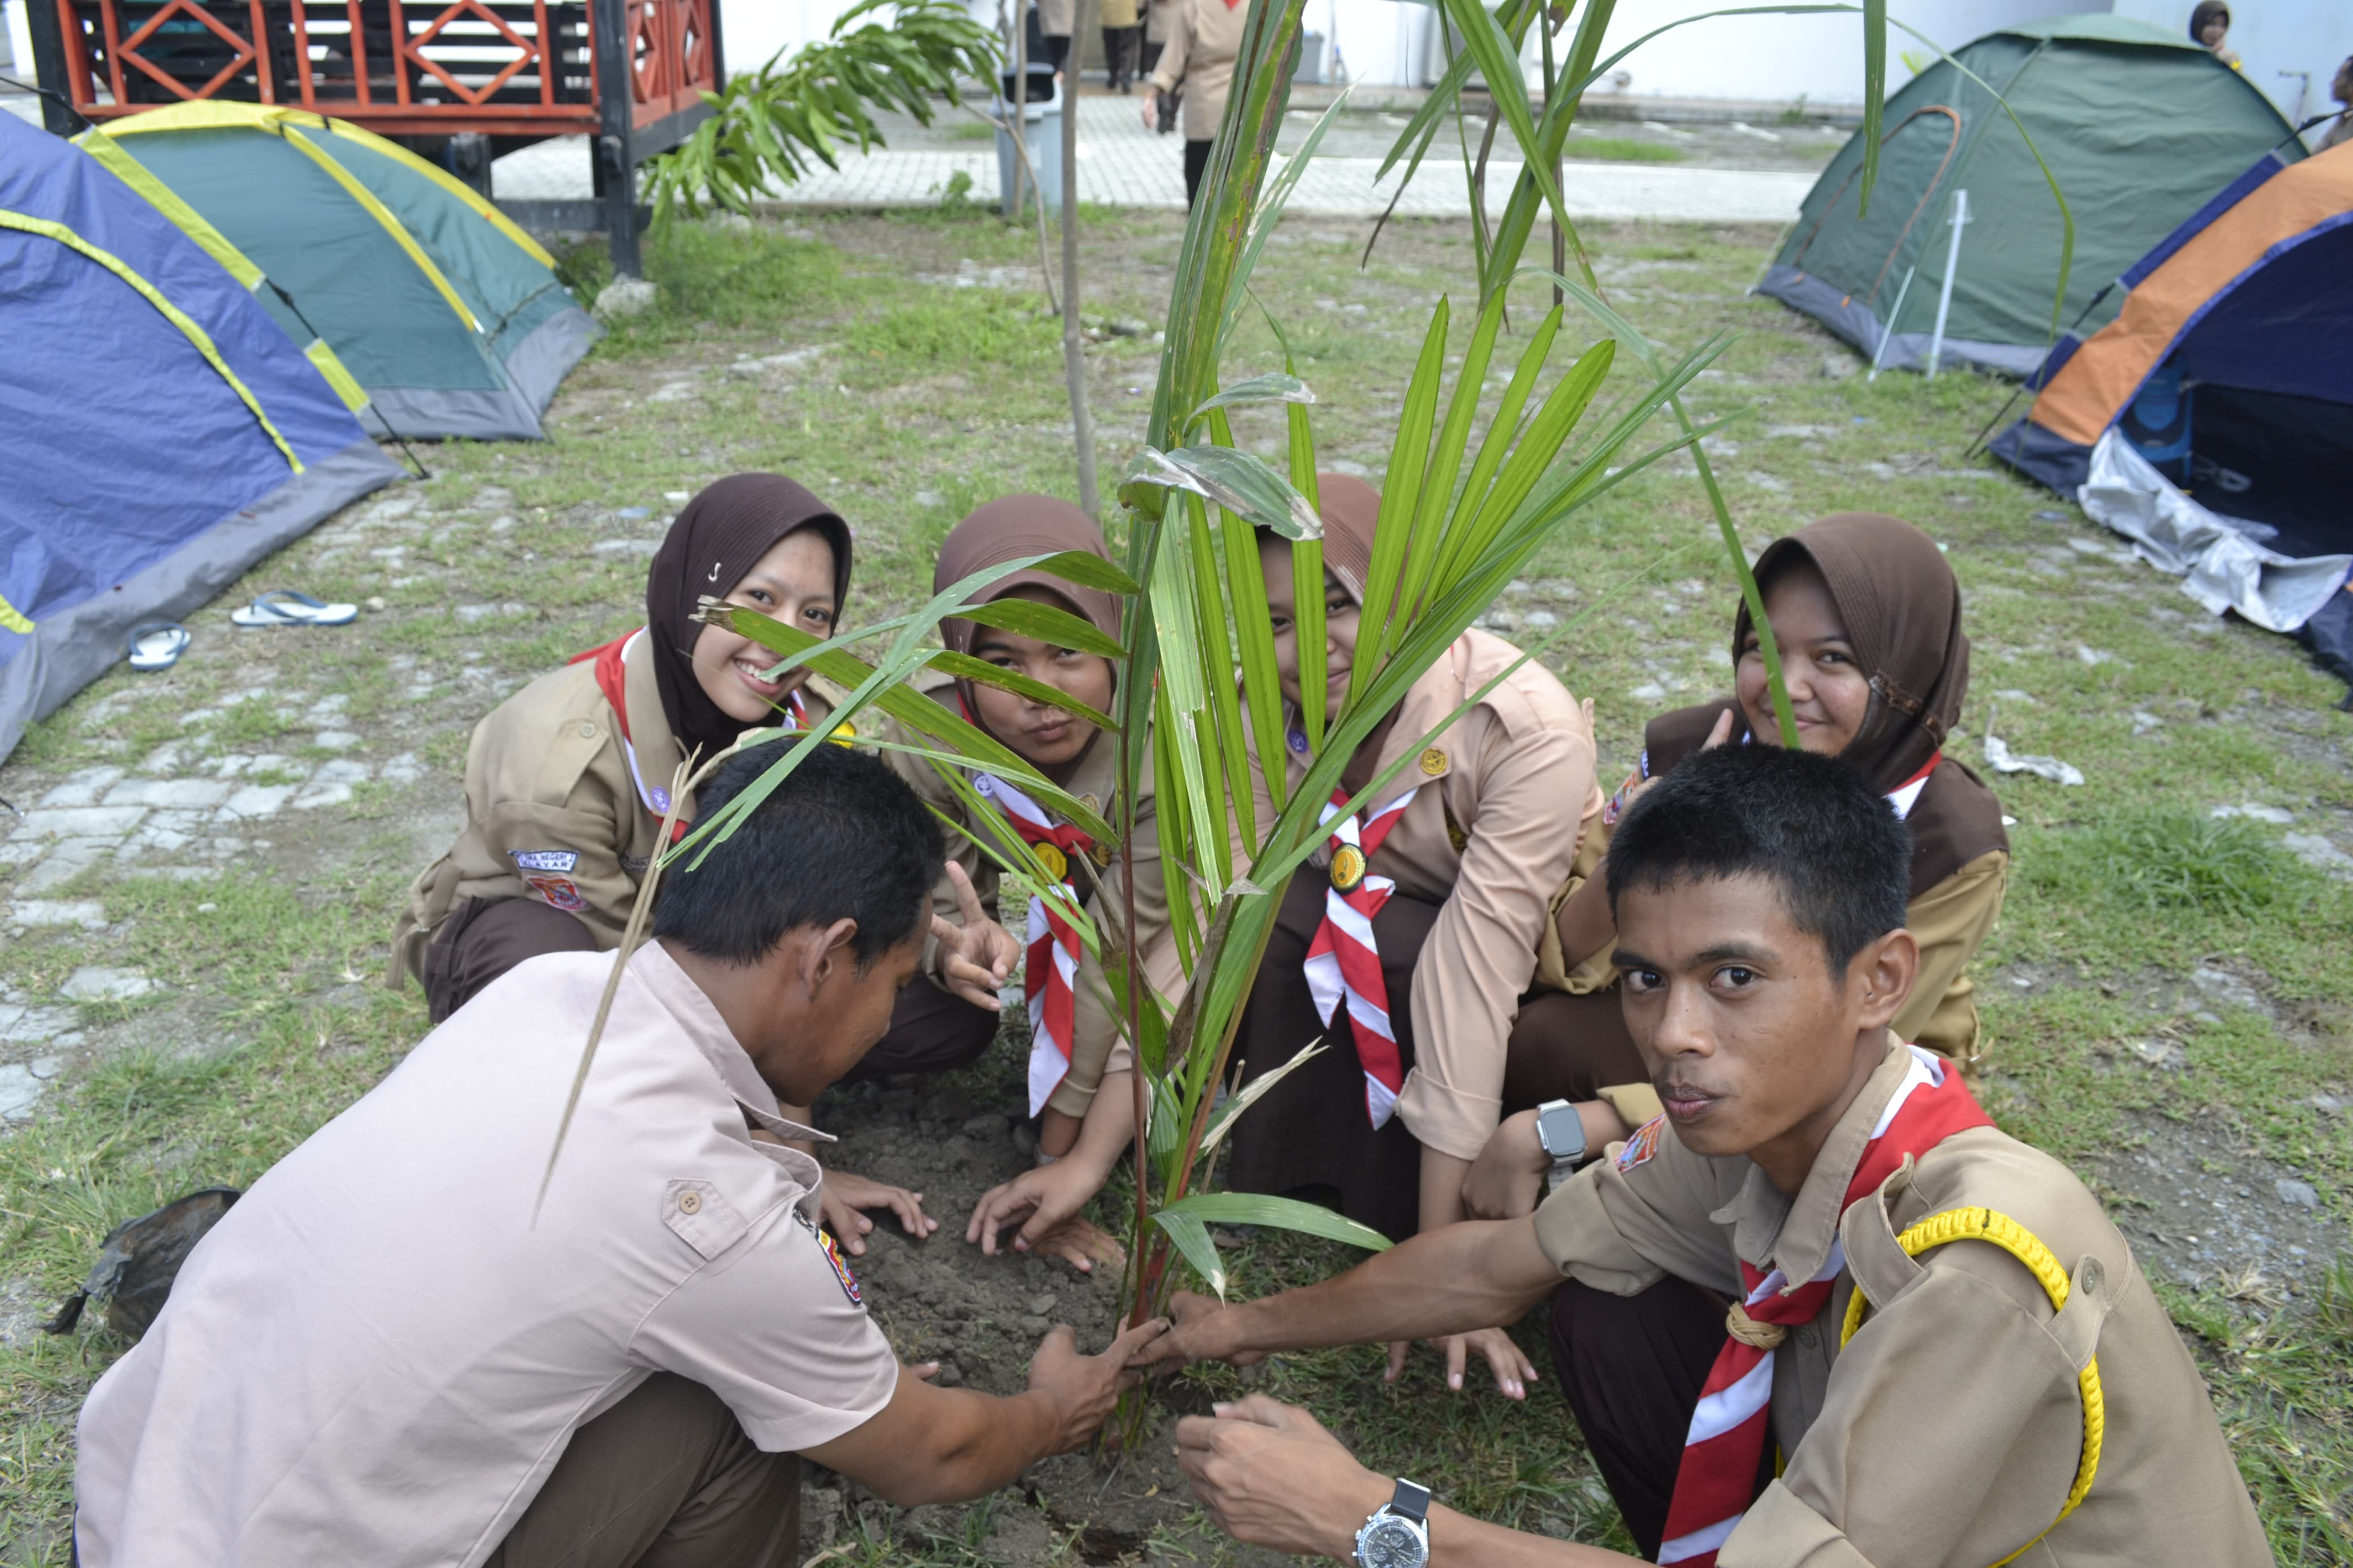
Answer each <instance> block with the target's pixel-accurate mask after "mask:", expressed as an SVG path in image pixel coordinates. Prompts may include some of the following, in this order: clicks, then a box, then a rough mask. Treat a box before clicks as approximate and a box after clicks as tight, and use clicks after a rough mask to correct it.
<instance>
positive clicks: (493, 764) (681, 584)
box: [392, 473, 994, 1252]
mask: <svg viewBox="0 0 2353 1568" xmlns="http://www.w3.org/2000/svg"><path fill="white" fill-rule="evenodd" d="M849 565H850V539H849V525H848V524H847V523H845V522H844V521H842V520H841V518H840V517H839V515H837V514H836V513H835V512H834V511H833V510H831V509H830V508H828V507H827V506H826V505H825V503H824V502H822V501H820V500H818V498H817V497H815V496H814V495H811V494H810V493H809V492H808V491H807V490H806V489H803V488H802V487H801V486H799V485H798V484H796V483H795V482H794V481H792V480H791V479H786V478H785V477H784V476H783V475H781V474H757V473H754V474H734V475H731V476H730V477H728V478H726V479H720V480H718V481H716V482H715V483H713V484H712V485H710V486H708V487H706V488H705V489H702V491H701V492H699V493H698V494H697V495H696V496H695V497H694V498H693V499H692V500H689V501H688V502H687V504H686V505H685V507H684V508H682V509H681V510H680V512H679V514H678V517H677V520H676V521H673V522H672V523H671V524H670V532H669V533H668V535H667V536H666V537H665V538H664V539H663V541H662V544H661V548H660V549H659V551H658V552H656V553H655V555H654V558H653V561H652V563H651V565H650V566H649V569H648V571H647V574H646V624H645V626H643V627H641V628H639V629H638V630H637V631H635V632H631V633H629V634H628V636H626V637H618V638H617V639H615V640H614V641H613V642H610V643H607V645H605V646H604V647H600V648H597V649H595V650H593V651H592V652H590V653H587V654H584V655H582V656H581V657H580V658H577V659H575V660H574V661H573V662H572V663H570V664H568V665H566V666H565V668H562V669H558V670H553V671H550V672H549V673H548V674H546V675H543V676H541V677H540V678H539V679H536V680H534V681H533V682H532V683H531V684H530V685H528V686H526V687H524V688H523V689H522V690H520V691H518V692H516V693H515V694H514V695H513V696H512V697H510V698H508V699H507V700H505V701H504V702H501V704H499V706H498V707H497V708H496V709H495V710H492V711H491V714H490V715H489V717H487V718H485V719H484V720H483V721H481V722H480V724H478V725H476V726H475V727H474V734H473V739H472V740H471V741H470V742H469V744H468V746H467V748H466V791H465V805H466V825H465V827H464V828H463V830H461V831H460V832H459V836H458V839H457V842H456V843H455V844H453V845H452V846H451V847H450V848H449V850H448V853H447V854H445V855H443V856H442V857H441V858H440V859H438V860H437V861H435V862H434V863H433V864H432V865H431V866H429V867H427V868H426V869H425V871H424V872H423V873H422V874H420V875H419V876H418V877H417V881H416V883H415V885H414V886H413V887H412V888H411V889H410V890H409V903H408V908H407V910H406V911H404V912H403V914H402V915H401V917H400V920H399V922H398V924H397V926H396V929H395V931H394V933H393V967H392V980H393V983H394V984H400V983H401V981H402V980H403V979H404V978H405V977H406V976H409V975H414V976H416V977H417V979H418V980H419V981H421V982H422V983H423V984H424V986H425V994H426V1001H427V1006H428V1009H429V1012H430V1015H431V1016H432V1018H433V1021H434V1022H435V1023H437V1024H438V1023H443V1022H446V1021H447V1020H448V1018H449V1017H450V1016H452V1015H454V1014H455V1013H456V1012H457V1011H458V1009H459V1007H461V1006H463V1005H465V1004H466V1002H467V1001H468V1000H469V999H470V998H471V997H472V996H474V995H475V994H477V993H479V992H480V991H481V990H482V989H483V988H484V987H485V986H487V985H489V984H491V983H492V982H493V981H495V980H497V979H498V978H499V977H500V976H501V975H503V974H505V973H507V972H508V971H509V970H511V969H512V968H513V967H514V966H515V965H516V964H518V963H522V962H523V961H524V960H525V959H528V958H532V957H535V956H537V955H539V954H541V953H546V952H610V951H611V950H612V949H614V948H615V947H617V946H619V945H620V941H621V931H622V929H623V928H624V927H625V926H626V925H627V924H628V918H629V910H630V909H631V907H632V906H633V905H634V904H635V903H636V902H637V897H638V882H639V880H640V879H642V878H643V877H644V875H645V870H646V867H647V865H648V864H649V861H650V858H651V857H652V856H653V854H654V852H655V850H656V848H657V847H658V844H657V841H658V839H659V836H660V831H661V821H662V817H663V816H664V814H665V813H667V812H668V811H669V809H670V805H671V801H670V785H671V784H672V783H673V782H674V779H675V775H676V770H677V768H678V765H679V763H681V762H682V761H683V760H684V759H685V757H686V755H687V753H688V752H690V751H692V752H695V753H696V754H697V755H698V756H699V757H700V758H701V759H702V760H703V761H708V760H710V759H711V758H712V757H713V756H715V755H717V754H718V753H719V752H722V751H723V750H725V749H726V748H727V747H728V746H730V745H733V743H734V742H735V740H736V737H737V736H738V735H740V734H741V733H743V732H744V731H745V730H748V729H752V728H755V727H758V726H761V725H765V724H775V723H777V722H779V721H782V722H784V723H786V725H788V726H790V727H806V726H809V725H821V724H826V723H828V722H830V721H831V718H832V712H833V708H832V704H831V703H830V702H828V701H827V700H826V699H825V698H824V696H823V695H821V694H820V693H818V692H817V691H814V690H812V689H809V687H808V684H807V679H806V678H805V675H804V672H802V671H799V670H788V671H786V672H785V673H784V674H783V675H782V676H780V677H779V678H778V679H775V680H769V679H765V677H764V673H763V672H765V670H767V669H768V668H771V667H772V666H773V665H774V664H775V663H776V660H775V658H774V657H773V656H772V655H771V654H769V653H768V652H767V651H766V650H765V649H764V648H762V647H758V646H757V645H756V644H754V643H753V642H751V641H750V640H749V639H748V638H746V637H742V636H740V635H739V634H737V633H735V632H732V631H728V630H726V629H724V628H723V627H719V626H703V625H701V624H700V623H698V622H696V621H695V620H693V619H692V618H691V617H692V616H693V614H694V611H695V609H696V608H697V606H698V605H700V603H701V602H702V599H703V598H705V597H706V596H707V597H712V598H723V599H725V600H726V601H727V602H729V603H731V604H737V605H748V606H750V607H752V608H754V609H756V610H759V611H760V612H762V613H763V614H765V615H767V616H772V617H774V618H775V619H776V620H778V621H781V622H783V623H785V624H786V625H787V626H797V627H798V628H799V629H801V630H803V631H806V632H807V633H808V634H809V635H811V636H812V637H831V636H832V635H833V631H834V626H835V625H836V624H837V621H838V618H839V616H840V613H841V606H842V603H843V601H844V600H845V599H846V598H847V597H848V596H849ZM678 805H679V819H680V821H681V823H683V822H689V821H691V820H692V818H693V816H694V803H693V802H692V801H691V800H688V801H681V802H680V803H678ZM979 935H980V933H977V932H976V933H971V934H970V935H969V936H967V935H966V934H965V933H962V932H956V931H952V932H951V933H950V934H949V937H948V939H947V940H949V941H951V942H976V941H978V940H979ZM993 1000H994V999H993V998H992V999H991V1001H992V1004H993ZM876 1067H877V1068H878V1069H879V1070H890V1069H891V1067H892V1064H891V1062H890V1060H889V1058H887V1056H886V1057H885V1058H883V1059H882V1060H881V1061H879V1062H877V1064H876ZM796 1120H798V1121H807V1110H806V1109H805V1108H802V1109H800V1110H798V1114H797V1116H796ZM826 1201H827V1205H828V1213H827V1219H828V1223H830V1224H832V1225H834V1226H836V1228H837V1230H838V1232H839V1234H840V1235H841V1236H842V1237H844V1239H845V1240H847V1241H848V1243H849V1247H850V1249H851V1250H852V1251H853V1252H859V1251H863V1250H864V1247H865V1244H864V1242H862V1241H861V1240H860V1239H859V1237H860V1235H861V1234H862V1233H863V1232H865V1231H867V1230H871V1228H872V1222H871V1221H870V1220H868V1219H867V1218H866V1217H865V1216H864V1215H862V1214H861V1213H859V1212H858V1211H859V1210H860V1209H864V1208H869V1207H889V1208H891V1209H892V1210H893V1211H894V1212H896V1213H897V1214H898V1215H899V1216H900V1218H901V1221H902V1223H903V1224H904V1225H905V1226H907V1227H908V1229H909V1230H910V1231H911V1232H913V1233H915V1234H919V1235H920V1234H927V1232H928V1230H929V1229H933V1228H936V1226H935V1224H934V1222H932V1221H929V1220H927V1219H926V1218H925V1217H924V1216H923V1210H922V1205H921V1203H920V1200H919V1198H918V1196H917V1194H912V1193H909V1192H906V1191H905V1190H903V1189H902V1188H898V1187H893V1186H888V1185H885V1184H881V1183H877V1182H871V1181H869V1180H867V1179H866V1178H864V1177H861V1176H857V1175H852V1174H850V1173H846V1172H836V1173H834V1178H833V1180H832V1181H830V1182H828V1183H827V1184H826Z"/></svg>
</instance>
